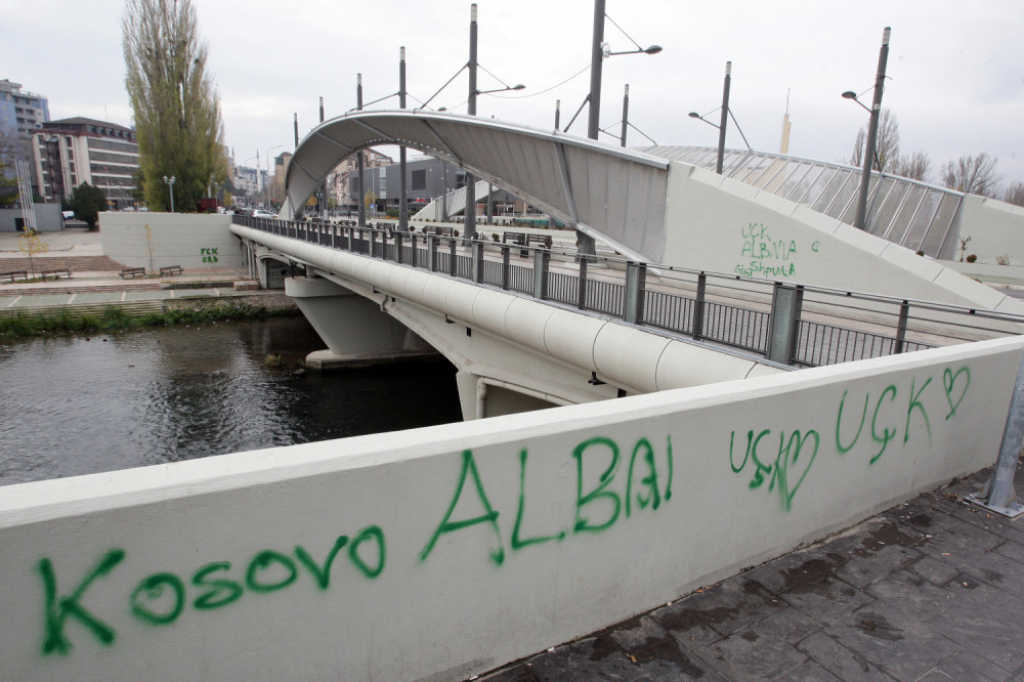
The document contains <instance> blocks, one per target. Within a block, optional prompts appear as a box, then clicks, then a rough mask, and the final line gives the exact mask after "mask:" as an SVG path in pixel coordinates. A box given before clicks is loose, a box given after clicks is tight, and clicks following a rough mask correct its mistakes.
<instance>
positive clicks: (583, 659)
mask: <svg viewBox="0 0 1024 682" xmlns="http://www.w3.org/2000/svg"><path fill="white" fill-rule="evenodd" d="M1022 471H1024V465H1022V466H1019V467H1018V473H1017V490H1018V491H1020V490H1022V489H1024V475H1022ZM989 473H990V472H988V471H986V472H982V473H980V474H976V475H975V476H973V477H971V478H969V479H966V480H964V481H961V482H959V483H957V484H955V485H953V486H951V487H949V488H946V489H944V490H940V491H937V492H934V493H929V494H926V495H922V496H921V497H919V498H917V499H915V500H912V501H911V502H909V503H907V504H904V505H901V506H899V507H896V508H895V509H891V510H889V511H886V512H884V513H882V514H879V515H877V516H875V517H873V518H871V519H869V520H867V521H865V522H864V523H862V524H860V525H858V526H856V527H854V528H852V529H850V530H848V531H846V532H844V533H840V534H838V535H836V536H833V537H831V538H829V539H827V540H826V541H824V542H822V543H819V544H816V545H813V546H810V547H806V548H804V549H800V550H798V551H795V552H793V553H791V554H788V555H785V556H783V557H780V558H778V559H775V560H774V561H770V562H767V563H765V564H762V565H761V566H758V567H756V568H754V569H752V570H749V571H747V572H745V573H743V574H741V575H738V576H736V577H733V578H731V579H729V580H726V581H724V582H722V583H720V584H718V585H715V586H713V587H710V588H708V589H704V590H702V591H699V592H698V593H696V594H693V595H690V596H688V597H686V598H685V599H680V600H679V601H676V602H675V603H672V604H670V605H668V606H664V607H662V608H659V609H656V610H654V611H651V612H649V613H646V614H643V615H641V616H638V617H636V618H634V619H632V620H630V621H627V622H625V623H620V624H618V625H616V626H613V627H611V628H609V629H607V630H604V631H602V632H599V633H596V634H595V635H592V636H590V637H586V638H583V639H580V640H578V641H576V642H572V643H569V644H564V645H562V646H559V647H556V648H554V649H549V650H548V651H547V652H544V653H542V654H539V655H537V656H534V657H532V658H529V659H527V660H525V661H520V662H518V663H516V664H513V665H511V666H509V667H507V668H505V669H504V670H501V671H498V672H495V673H491V674H490V675H486V676H482V677H481V678H480V679H481V680H486V681H487V682H540V681H548V680H578V681H580V682H583V681H584V680H588V681H589V680H619V681H622V682H634V681H635V682H641V681H643V682H655V681H662V680H664V681H668V680H697V679H700V680H704V681H705V682H711V681H714V680H832V681H834V680H848V681H853V680H927V681H928V682H940V681H948V680H969V681H971V682H974V681H979V682H982V681H986V680H993V681H1001V680H1017V681H1021V680H1024V517H1020V518H1019V519H1018V520H1017V521H1011V520H1009V519H1007V518H1005V517H1002V516H998V515H996V514H991V513H988V512H986V511H985V510H983V509H980V508H978V507H976V506H974V505H971V504H969V503H967V502H965V501H964V500H963V497H964V496H965V495H967V494H969V493H972V492H976V491H977V489H978V488H979V486H980V485H981V483H983V482H984V481H986V480H987V479H988V476H989Z"/></svg>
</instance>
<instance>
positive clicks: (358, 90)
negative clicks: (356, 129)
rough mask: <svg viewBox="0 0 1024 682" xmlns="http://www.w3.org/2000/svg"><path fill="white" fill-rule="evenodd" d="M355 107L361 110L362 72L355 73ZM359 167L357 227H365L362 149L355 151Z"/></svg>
mask: <svg viewBox="0 0 1024 682" xmlns="http://www.w3.org/2000/svg"><path fill="white" fill-rule="evenodd" d="M356 109H358V110H359V111H362V110H363V74H361V73H359V74H356ZM356 160H357V163H358V167H359V189H358V192H359V227H366V199H365V198H364V196H363V150H362V149H360V150H359V151H358V152H356Z"/></svg>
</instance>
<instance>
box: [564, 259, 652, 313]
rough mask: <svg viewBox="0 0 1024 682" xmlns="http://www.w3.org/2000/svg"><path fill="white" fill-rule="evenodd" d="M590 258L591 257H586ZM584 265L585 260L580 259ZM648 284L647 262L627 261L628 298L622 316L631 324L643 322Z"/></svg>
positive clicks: (626, 294)
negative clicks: (645, 288) (645, 293)
mask: <svg viewBox="0 0 1024 682" xmlns="http://www.w3.org/2000/svg"><path fill="white" fill-rule="evenodd" d="M586 260H589V259H586ZM580 265H581V267H582V265H583V260H581V261H580ZM646 285H647V264H646V263H634V262H633V261H628V262H627V263H626V293H625V296H626V300H625V301H623V306H622V318H623V319H624V320H625V321H626V322H628V323H629V324H643V306H644V287H645V286H646Z"/></svg>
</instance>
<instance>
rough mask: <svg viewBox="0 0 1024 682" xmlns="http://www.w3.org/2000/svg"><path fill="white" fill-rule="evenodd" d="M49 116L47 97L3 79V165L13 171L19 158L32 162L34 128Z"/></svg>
mask: <svg viewBox="0 0 1024 682" xmlns="http://www.w3.org/2000/svg"><path fill="white" fill-rule="evenodd" d="M49 120H50V109H49V104H48V102H47V100H46V98H45V97H43V96H42V95H37V94H36V93H34V92H22V90H21V83H12V82H11V81H9V80H7V79H6V78H5V79H3V80H0V156H2V157H4V158H0V166H3V167H4V168H7V169H8V173H9V174H13V172H14V171H13V169H14V161H15V160H21V161H24V162H25V163H26V165H29V166H31V165H32V132H33V131H34V130H36V129H37V128H39V127H40V126H42V125H43V124H44V123H46V122H47V121H49ZM12 156H13V158H9V157H12ZM32 181H33V182H34V181H35V178H33V180H32Z"/></svg>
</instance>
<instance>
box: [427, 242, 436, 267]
mask: <svg viewBox="0 0 1024 682" xmlns="http://www.w3.org/2000/svg"><path fill="white" fill-rule="evenodd" d="M427 269H428V270H430V271H431V272H437V237H435V236H434V235H432V234H429V235H427Z"/></svg>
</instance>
